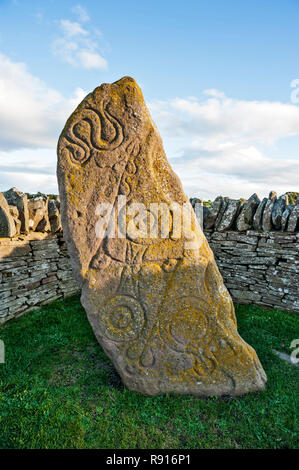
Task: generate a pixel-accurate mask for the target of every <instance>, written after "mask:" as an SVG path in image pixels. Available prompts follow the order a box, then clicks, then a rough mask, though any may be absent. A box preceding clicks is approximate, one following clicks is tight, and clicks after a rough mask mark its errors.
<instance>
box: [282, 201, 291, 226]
mask: <svg viewBox="0 0 299 470" xmlns="http://www.w3.org/2000/svg"><path fill="white" fill-rule="evenodd" d="M292 209H293V206H292V205H288V206H286V208H285V210H284V211H283V213H282V217H281V230H282V231H284V230H287V226H288V221H289V217H290V214H291V212H292Z"/></svg>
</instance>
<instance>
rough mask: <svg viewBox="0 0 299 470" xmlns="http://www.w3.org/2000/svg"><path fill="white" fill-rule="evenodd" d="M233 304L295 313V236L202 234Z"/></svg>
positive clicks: (298, 252) (298, 247) (298, 288)
mask: <svg viewBox="0 0 299 470" xmlns="http://www.w3.org/2000/svg"><path fill="white" fill-rule="evenodd" d="M205 235H206V237H207V239H208V241H209V244H210V247H211V248H212V250H213V252H214V255H215V259H216V261H217V265H218V267H219V270H220V271H221V274H222V276H223V278H224V282H225V285H226V287H227V288H228V290H229V291H230V293H231V296H232V298H233V300H234V302H235V303H243V304H255V305H261V306H266V307H272V308H279V309H281V310H288V311H290V312H298V313H299V233H298V232H297V233H286V232H269V233H265V232H256V231H250V230H248V231H247V232H246V233H244V234H242V233H239V232H224V233H220V232H212V231H205Z"/></svg>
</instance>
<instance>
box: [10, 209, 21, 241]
mask: <svg viewBox="0 0 299 470" xmlns="http://www.w3.org/2000/svg"><path fill="white" fill-rule="evenodd" d="M9 212H10V215H11V216H12V218H13V220H14V223H15V227H16V235H19V234H20V233H21V225H22V224H21V221H20V219H19V211H18V208H17V207H16V206H9Z"/></svg>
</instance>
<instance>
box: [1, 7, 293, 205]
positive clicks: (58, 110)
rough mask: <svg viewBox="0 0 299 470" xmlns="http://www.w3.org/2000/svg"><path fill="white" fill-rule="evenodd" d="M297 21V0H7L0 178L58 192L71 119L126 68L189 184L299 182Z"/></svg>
mask: <svg viewBox="0 0 299 470" xmlns="http://www.w3.org/2000/svg"><path fill="white" fill-rule="evenodd" d="M298 24H299V1H298V0H283V1H282V0H281V1H280V0H279V1H278V0H271V1H270V0H263V1H262V2H261V1H255V0H226V1H223V0H222V1H221V0H217V1H200V0H197V1H194V0H185V1H184V2H182V1H176V0H172V1H171V0H152V1H150V0H149V1H142V0H139V1H132V0H126V1H120V0H114V1H113V2H102V1H93V0H89V1H82V2H76V1H68V0H63V1H62V0H60V1H58V0H43V1H41V0H40V1H37V0H2V1H1V0H0V190H5V189H8V187H11V186H13V185H15V186H18V187H20V189H23V190H25V191H32V192H36V191H39V190H40V191H45V192H57V186H56V178H55V166H56V153H55V146H56V141H57V138H58V136H59V133H60V131H61V129H62V127H63V124H64V121H65V120H66V118H67V117H68V115H69V114H70V113H71V112H72V110H73V109H74V108H75V106H76V105H77V104H78V102H80V100H81V99H82V98H83V97H84V95H85V94H86V93H88V92H89V91H91V90H93V89H94V88H95V87H96V86H98V85H99V84H101V83H103V82H113V81H115V80H117V79H119V78H120V77H122V76H124V75H131V76H133V77H134V78H135V79H136V80H137V81H138V83H139V84H140V85H141V87H142V89H143V93H144V96H145V99H146V101H147V103H148V105H149V107H150V110H151V113H152V115H153V118H154V120H155V121H156V122H157V124H158V127H159V129H160V132H161V135H162V137H163V140H164V145H165V149H166V152H167V155H168V158H169V160H170V162H171V164H172V166H173V168H174V169H175V171H176V172H177V173H178V175H179V176H180V178H181V179H182V182H183V185H184V188H185V191H186V192H187V194H188V195H190V196H199V197H204V198H212V199H213V198H214V197H215V196H216V195H218V194H223V195H229V196H231V197H248V196H250V195H251V194H252V193H253V192H257V193H258V194H259V196H260V197H263V196H265V195H266V194H267V193H268V192H269V191H270V190H276V191H277V192H279V193H283V192H285V191H290V190H299V184H298V180H299V158H298V157H299V155H298V144H299V92H298V95H297V94H296V92H297V89H298V90H299V63H298V50H299V28H298ZM296 79H298V83H297V82H296ZM292 82H293V88H292V87H291V83H292ZM292 91H293V99H292V96H291V93H292ZM297 97H298V100H297ZM297 101H298V102H297Z"/></svg>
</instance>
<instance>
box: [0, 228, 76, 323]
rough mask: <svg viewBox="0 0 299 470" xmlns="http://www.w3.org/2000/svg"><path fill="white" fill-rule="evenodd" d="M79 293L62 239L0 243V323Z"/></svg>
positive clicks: (25, 238)
mask: <svg viewBox="0 0 299 470" xmlns="http://www.w3.org/2000/svg"><path fill="white" fill-rule="evenodd" d="M77 292H78V285H77V283H76V281H75V280H74V276H73V273H72V271H71V266H70V260H69V258H68V253H67V249H66V243H65V241H64V239H63V237H62V235H58V236H57V235H55V236H53V235H48V234H42V233H34V232H32V233H30V234H29V235H22V237H19V238H15V239H12V238H1V239H0V323H5V322H6V321H8V320H10V319H12V318H15V317H17V316H19V315H22V314H23V313H25V312H28V311H30V310H34V309H36V308H38V307H39V306H40V305H44V304H47V303H49V302H52V301H53V300H56V299H60V298H64V297H69V296H70V295H73V294H75V293H77Z"/></svg>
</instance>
